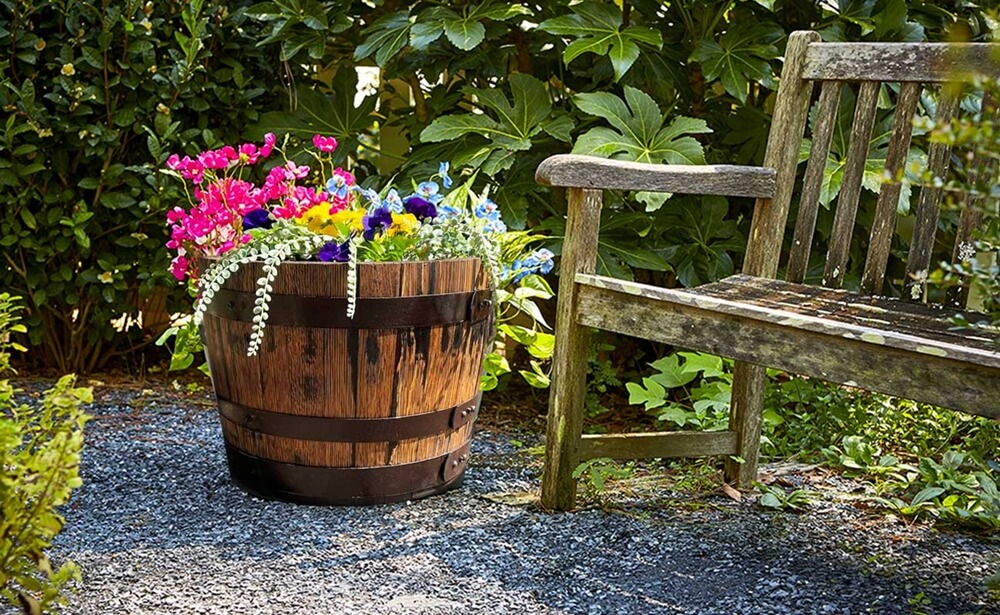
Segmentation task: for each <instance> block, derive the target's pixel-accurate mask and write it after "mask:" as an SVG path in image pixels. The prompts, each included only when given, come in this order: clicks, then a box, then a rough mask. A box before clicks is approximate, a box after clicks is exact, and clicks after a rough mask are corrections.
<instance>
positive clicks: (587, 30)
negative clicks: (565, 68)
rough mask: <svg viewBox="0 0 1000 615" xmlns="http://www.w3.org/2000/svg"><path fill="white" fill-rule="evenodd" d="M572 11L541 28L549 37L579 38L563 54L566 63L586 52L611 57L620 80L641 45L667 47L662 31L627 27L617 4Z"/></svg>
mask: <svg viewBox="0 0 1000 615" xmlns="http://www.w3.org/2000/svg"><path fill="white" fill-rule="evenodd" d="M572 10H573V13H572V14H570V15H562V16H560V17H554V18H552V19H546V20H545V21H543V22H542V23H541V24H539V26H538V28H539V30H542V31H543V32H548V33H549V34H555V35H557V36H572V37H575V39H576V40H574V41H572V42H571V43H569V44H568V45H567V46H566V49H565V50H564V51H563V61H565V62H566V63H567V64H569V63H570V62H572V61H573V60H574V59H576V58H577V57H579V56H581V55H583V54H585V53H593V54H597V55H599V56H607V57H608V59H609V60H610V61H611V66H612V68H613V69H614V72H615V81H618V80H619V79H621V78H622V75H624V74H625V73H626V72H628V70H629V69H630V68H632V65H633V64H634V63H635V61H636V60H637V59H638V58H639V51H640V50H639V45H640V44H642V45H646V46H650V47H654V48H656V49H661V48H662V47H663V37H662V35H661V34H660V33H659V32H658V31H656V30H652V29H650V28H644V27H641V26H629V27H623V23H622V13H621V10H620V9H618V8H617V7H615V6H614V5H613V4H610V3H598V2H584V3H581V4H578V5H576V6H574V7H572Z"/></svg>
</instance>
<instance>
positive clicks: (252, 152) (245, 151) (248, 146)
mask: <svg viewBox="0 0 1000 615" xmlns="http://www.w3.org/2000/svg"><path fill="white" fill-rule="evenodd" d="M258 160H260V150H258V149H257V146H256V145H254V144H253V143H244V144H243V145H241V146H240V162H243V163H246V164H257V161H258Z"/></svg>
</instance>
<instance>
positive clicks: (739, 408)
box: [725, 361, 767, 489]
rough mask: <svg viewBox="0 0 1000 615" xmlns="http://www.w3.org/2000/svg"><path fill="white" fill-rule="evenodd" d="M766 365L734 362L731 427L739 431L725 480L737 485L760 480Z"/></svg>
mask: <svg viewBox="0 0 1000 615" xmlns="http://www.w3.org/2000/svg"><path fill="white" fill-rule="evenodd" d="M766 386H767V369H766V368H765V367H764V366H763V365H757V364H754V363H749V362H747V361H736V363H735V365H734V366H733V393H732V403H731V404H730V408H729V430H730V431H732V432H733V433H735V434H736V453H735V457H738V459H736V458H734V457H730V458H728V459H726V465H725V476H726V482H728V483H730V484H732V485H734V486H735V487H736V488H737V489H749V488H751V487H752V486H753V482H754V481H755V480H757V460H758V457H759V456H760V431H761V425H762V423H763V421H764V387H766Z"/></svg>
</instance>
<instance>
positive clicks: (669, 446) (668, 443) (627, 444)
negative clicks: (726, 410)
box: [580, 431, 736, 461]
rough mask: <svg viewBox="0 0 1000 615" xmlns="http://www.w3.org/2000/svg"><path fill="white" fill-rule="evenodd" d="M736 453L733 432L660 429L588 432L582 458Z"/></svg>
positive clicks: (581, 450) (695, 455) (636, 457)
mask: <svg viewBox="0 0 1000 615" xmlns="http://www.w3.org/2000/svg"><path fill="white" fill-rule="evenodd" d="M735 453H736V434H735V433H734V432H732V431H661V432H652V433H624V434H612V435H600V436H597V435H585V436H583V438H582V440H581V441H580V461H586V460H587V459H597V458H600V457H610V458H611V459H656V458H664V459H665V458H668V457H708V456H712V455H733V454H735Z"/></svg>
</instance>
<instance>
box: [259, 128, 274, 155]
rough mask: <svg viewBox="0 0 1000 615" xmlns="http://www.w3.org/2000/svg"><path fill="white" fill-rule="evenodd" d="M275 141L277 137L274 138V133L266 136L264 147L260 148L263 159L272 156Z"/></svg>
mask: <svg viewBox="0 0 1000 615" xmlns="http://www.w3.org/2000/svg"><path fill="white" fill-rule="evenodd" d="M275 140H276V137H275V136H274V133H273V132H269V133H267V134H265V135H264V145H263V147H261V148H260V156H261V158H267V157H268V156H270V155H271V150H273V149H274V142H275Z"/></svg>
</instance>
